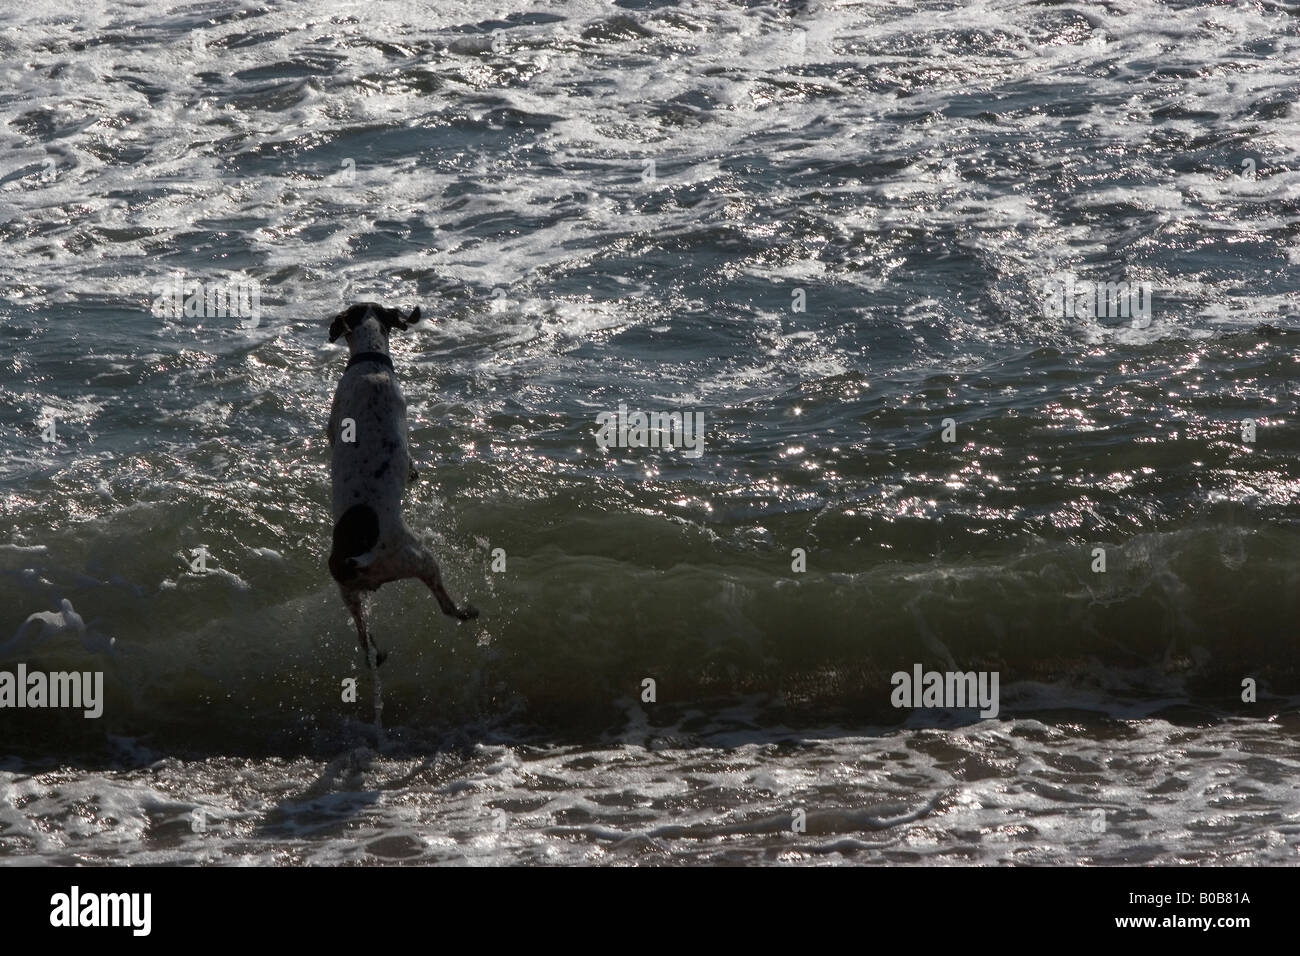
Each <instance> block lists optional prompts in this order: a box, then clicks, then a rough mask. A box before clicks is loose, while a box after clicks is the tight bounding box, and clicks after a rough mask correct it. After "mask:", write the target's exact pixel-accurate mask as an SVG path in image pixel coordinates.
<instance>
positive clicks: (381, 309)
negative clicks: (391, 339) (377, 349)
mask: <svg viewBox="0 0 1300 956" xmlns="http://www.w3.org/2000/svg"><path fill="white" fill-rule="evenodd" d="M419 321H420V307H419V306H416V307H415V308H414V309H412V310H411V312H410V314H409V315H406V316H403V315H402V313H401V311H400V310H399V309H390V308H387V307H385V306H382V305H379V304H378V303H375V302H358V303H357V304H356V305H354V306H350V307H349V308H347V309H346V310H344V311H343V312H340V313H339V314H338V315H336V316H334V321H333V322H331V323H330V341H331V342H337V341H338V340H339V336H342V335H346V336H347V337H348V342H349V344H358V343H354V342H353V341H352V336H353V333H355V332H358V331H360V330H364V331H365V332H366V333H367V334H365V335H364V336H361V337H362V338H365V339H367V340H374V341H368V342H366V343H364V344H365V345H366V348H367V349H369V348H373V347H374V346H375V345H376V344H377V342H378V341H383V342H386V341H387V340H388V333H389V332H391V331H392V330H393V329H402V330H403V331H405V330H406V329H409V328H410V327H411V326H412V325H414V324H415V323H416V322H419ZM376 337H377V338H376Z"/></svg>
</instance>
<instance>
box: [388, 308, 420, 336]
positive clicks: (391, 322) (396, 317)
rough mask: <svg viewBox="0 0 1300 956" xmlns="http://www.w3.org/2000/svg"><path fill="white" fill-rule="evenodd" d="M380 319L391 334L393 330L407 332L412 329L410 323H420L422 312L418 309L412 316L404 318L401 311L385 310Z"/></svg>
mask: <svg viewBox="0 0 1300 956" xmlns="http://www.w3.org/2000/svg"><path fill="white" fill-rule="evenodd" d="M380 317H381V318H382V320H383V323H384V327H385V328H387V329H388V331H390V332H391V331H392V330H393V329H400V330H401V331H403V332H405V331H406V330H407V329H409V328H410V327H411V326H410V324H409V323H412V322H417V321H419V319H420V310H419V309H418V308H416V309H415V310H413V311H412V312H411V314H410V315H408V316H406V317H405V318H403V317H402V310H401V309H384V311H383V312H382V313H381V314H380Z"/></svg>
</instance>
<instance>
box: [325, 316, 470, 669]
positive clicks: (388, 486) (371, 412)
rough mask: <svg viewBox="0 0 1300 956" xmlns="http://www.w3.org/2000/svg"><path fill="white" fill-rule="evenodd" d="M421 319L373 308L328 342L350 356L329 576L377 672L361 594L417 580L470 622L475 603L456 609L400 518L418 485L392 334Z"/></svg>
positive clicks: (335, 424)
mask: <svg viewBox="0 0 1300 956" xmlns="http://www.w3.org/2000/svg"><path fill="white" fill-rule="evenodd" d="M419 319H420V310H419V309H418V308H416V309H415V310H414V311H412V312H411V314H410V315H408V316H406V317H405V318H403V316H402V313H401V312H399V311H398V310H397V309H389V308H385V307H383V306H380V305H376V304H375V303H373V302H363V303H361V304H359V305H354V306H352V307H351V308H349V309H348V310H347V311H345V312H340V313H339V314H338V315H337V316H335V317H334V321H333V323H332V324H331V325H330V341H331V342H335V341H337V340H338V338H339V336H342V335H346V336H347V338H348V349H349V351H350V352H351V356H352V357H351V358H350V359H348V366H347V369H346V370H345V371H344V373H343V378H342V379H341V380H340V381H339V387H338V391H336V392H335V393H334V406H333V408H332V409H331V410H330V420H329V428H328V434H329V440H330V445H331V446H332V447H333V449H334V455H333V459H332V461H331V472H332V474H333V478H334V547H333V550H331V551H330V561H329V567H330V574H331V575H333V577H334V580H335V581H337V582H338V584H339V590H340V591H341V592H342V594H343V603H344V604H346V605H347V607H348V610H349V611H351V612H352V619H353V620H354V621H356V624H357V640H358V641H359V642H360V643H361V650H362V651H363V652H364V653H365V655H366V661H367V663H368V664H369V665H370V667H371V668H372V669H373V668H375V667H378V666H379V665H380V664H382V663H383V660H384V657H386V656H387V655H386V654H380V653H379V652H378V649H377V648H376V647H375V643H374V641H372V640H371V639H370V634H369V631H368V630H367V628H366V619H365V612H364V610H363V608H362V605H361V596H362V592H363V591H374V590H376V589H377V588H378V587H379V586H380V585H381V584H386V583H387V582H389V581H398V580H401V579H402V578H419V579H420V580H421V581H423V582H424V583H425V584H427V585H428V586H429V590H431V591H433V596H434V597H435V598H437V599H438V605H439V607H441V608H442V611H443V613H444V614H449V615H451V616H452V617H455V618H459V619H460V620H462V621H467V620H469V619H470V618H473V617H477V616H478V611H477V610H475V609H474V607H472V606H471V605H468V604H467V605H465V606H464V607H463V608H459V607H457V606H456V602H454V601H453V600H452V599H451V597H450V596H449V595H448V594H447V591H446V589H445V588H443V586H442V575H441V574H439V572H438V562H437V561H435V560H434V558H433V555H432V554H430V553H429V550H428V549H427V548H425V547H424V545H422V544H421V543H420V541H419V539H418V538H416V537H415V535H414V534H412V533H411V531H410V529H409V528H407V527H406V522H404V521H403V520H402V494H403V492H405V490H406V486H407V485H408V484H410V483H411V482H412V481H414V480H415V477H416V472H415V468H414V466H413V465H412V463H411V452H410V445H409V440H408V435H407V427H406V400H405V399H404V398H403V397H402V391H401V389H400V388H398V387H397V375H396V373H395V372H394V371H393V360H392V359H391V358H389V355H388V333H389V332H390V331H392V330H393V329H407V328H409V327H410V326H411V325H413V324H414V323H416V322H418V321H419Z"/></svg>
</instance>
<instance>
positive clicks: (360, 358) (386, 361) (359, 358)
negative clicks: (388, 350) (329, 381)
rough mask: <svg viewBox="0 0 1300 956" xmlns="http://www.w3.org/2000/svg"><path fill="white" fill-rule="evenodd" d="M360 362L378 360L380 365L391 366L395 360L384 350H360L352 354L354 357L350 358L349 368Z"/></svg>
mask: <svg viewBox="0 0 1300 956" xmlns="http://www.w3.org/2000/svg"><path fill="white" fill-rule="evenodd" d="M359 362H378V363H379V364H380V365H387V366H388V367H389V368H392V367H393V360H392V359H390V358H389V357H388V356H387V355H385V354H384V353H383V352H358V353H357V354H356V355H354V356H352V358H350V359H348V368H351V367H352V366H354V365H356V364H357V363H359ZM343 371H345V372H346V371H347V369H344V370H343Z"/></svg>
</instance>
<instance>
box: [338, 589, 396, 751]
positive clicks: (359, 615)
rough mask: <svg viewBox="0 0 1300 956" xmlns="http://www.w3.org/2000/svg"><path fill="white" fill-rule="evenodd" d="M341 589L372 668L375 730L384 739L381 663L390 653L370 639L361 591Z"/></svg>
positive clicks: (367, 664) (344, 601)
mask: <svg viewBox="0 0 1300 956" xmlns="http://www.w3.org/2000/svg"><path fill="white" fill-rule="evenodd" d="M339 590H340V591H342V592H343V603H344V604H346V605H347V606H348V610H349V611H351V612H352V620H354V621H355V622H356V624H357V640H358V641H359V642H360V643H361V650H362V651H363V652H364V653H365V655H366V666H367V667H368V668H369V669H370V683H371V687H372V690H373V692H374V695H375V732H376V733H377V734H378V735H379V738H380V740H383V738H384V688H383V687H382V686H381V685H380V683H379V665H380V664H382V663H383V662H384V658H385V657H387V656H388V655H387V654H381V653H379V648H377V647H375V642H374V641H373V640H371V639H370V631H369V630H368V629H367V628H366V612H365V608H364V607H362V605H361V592H360V591H353V590H349V589H347V588H340V589H339Z"/></svg>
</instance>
